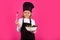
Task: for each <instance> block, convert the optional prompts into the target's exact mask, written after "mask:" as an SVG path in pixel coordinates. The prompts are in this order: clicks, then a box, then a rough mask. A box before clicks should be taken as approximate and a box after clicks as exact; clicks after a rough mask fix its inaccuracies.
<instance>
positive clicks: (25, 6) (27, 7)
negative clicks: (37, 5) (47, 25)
mask: <svg viewBox="0 0 60 40" xmlns="http://www.w3.org/2000/svg"><path fill="white" fill-rule="evenodd" d="M33 8H34V5H33V4H32V3H30V2H24V4H23V11H25V10H29V11H30V12H32V9H33Z"/></svg>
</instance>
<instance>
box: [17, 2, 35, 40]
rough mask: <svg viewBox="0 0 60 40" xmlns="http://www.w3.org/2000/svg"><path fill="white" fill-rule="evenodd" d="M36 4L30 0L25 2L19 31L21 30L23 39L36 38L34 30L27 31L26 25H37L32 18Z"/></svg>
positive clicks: (30, 39) (19, 21) (19, 22)
mask: <svg viewBox="0 0 60 40" xmlns="http://www.w3.org/2000/svg"><path fill="white" fill-rule="evenodd" d="M33 8H34V5H33V4H32V3H30V2H25V3H24V4H23V15H22V18H19V20H18V22H17V23H16V24H17V25H18V27H17V31H19V32H21V40H35V36H34V32H32V30H31V31H27V30H26V28H25V26H26V25H32V26H33V25H35V21H34V20H33V19H32V18H31V16H32V9H33Z"/></svg>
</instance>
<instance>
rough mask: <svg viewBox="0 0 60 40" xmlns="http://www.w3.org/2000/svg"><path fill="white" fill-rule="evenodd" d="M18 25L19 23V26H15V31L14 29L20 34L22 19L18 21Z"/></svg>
mask: <svg viewBox="0 0 60 40" xmlns="http://www.w3.org/2000/svg"><path fill="white" fill-rule="evenodd" d="M18 23H19V24H18V25H17V29H16V30H17V31H18V32H20V30H21V27H22V19H19V20H18Z"/></svg>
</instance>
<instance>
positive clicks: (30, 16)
mask: <svg viewBox="0 0 60 40" xmlns="http://www.w3.org/2000/svg"><path fill="white" fill-rule="evenodd" d="M22 17H23V18H25V17H24V13H23V14H22ZM31 17H32V14H31V15H30V17H29V18H31Z"/></svg>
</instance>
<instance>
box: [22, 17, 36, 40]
mask: <svg viewBox="0 0 60 40" xmlns="http://www.w3.org/2000/svg"><path fill="white" fill-rule="evenodd" d="M26 25H31V19H30V23H24V18H23V23H22V27H21V40H35V35H34V33H32V32H30V31H27V30H26V28H25V26H26Z"/></svg>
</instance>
